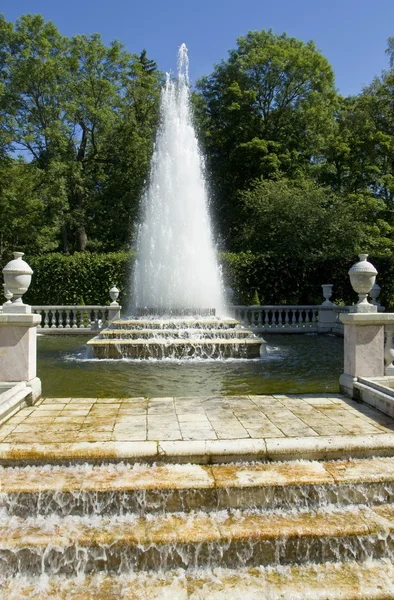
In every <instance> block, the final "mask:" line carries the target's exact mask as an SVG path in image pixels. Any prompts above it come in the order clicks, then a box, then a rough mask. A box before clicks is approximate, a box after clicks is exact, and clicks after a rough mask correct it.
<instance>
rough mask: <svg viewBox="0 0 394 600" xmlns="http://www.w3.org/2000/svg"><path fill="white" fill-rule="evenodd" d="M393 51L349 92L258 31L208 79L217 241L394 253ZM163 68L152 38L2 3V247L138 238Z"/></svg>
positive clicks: (203, 123)
mask: <svg viewBox="0 0 394 600" xmlns="http://www.w3.org/2000/svg"><path fill="white" fill-rule="evenodd" d="M387 58H388V64H387V69H386V70H385V71H384V72H383V73H381V74H377V76H376V77H375V78H374V79H373V81H371V83H370V84H369V85H368V86H366V87H365V88H364V89H362V90H360V93H359V94H358V95H355V96H351V97H343V96H341V95H340V94H339V93H338V91H337V90H336V88H335V79H334V73H333V70H332V67H331V66H330V64H329V62H328V61H327V59H326V58H325V57H324V56H323V55H322V53H321V52H320V51H319V50H318V49H317V48H316V46H315V44H314V43H313V42H308V43H305V42H303V41H300V40H298V39H296V38H294V37H290V36H288V35H287V34H286V33H282V34H277V33H274V32H273V31H272V30H269V31H267V30H262V31H249V32H248V33H246V35H245V36H242V37H240V38H238V40H237V41H236V46H235V48H234V49H233V50H231V51H230V52H229V55H228V58H227V59H226V60H223V61H222V62H221V63H219V64H217V65H215V66H214V68H213V70H212V73H210V74H207V75H206V76H204V77H202V78H201V79H200V81H198V82H197V85H196V88H195V90H194V91H193V106H194V113H195V123H196V128H197V132H198V136H199V139H200V143H201V147H202V149H203V151H204V154H205V156H206V174H207V177H208V179H209V187H210V191H211V196H212V201H211V210H212V213H213V215H214V217H215V223H216V229H217V232H218V234H219V235H220V239H221V249H223V250H227V251H230V252H232V253H234V252H235V253H240V256H241V253H244V255H245V256H248V257H249V254H250V253H251V254H253V255H256V256H257V255H258V256H263V255H264V256H266V257H269V259H270V260H271V261H272V264H278V265H279V264H280V263H279V262H277V263H275V261H274V258H273V257H276V260H277V261H280V260H282V261H287V262H289V261H290V260H291V259H292V258H293V260H294V259H297V260H298V261H300V263H302V264H306V262H307V261H308V259H309V261H312V262H313V260H316V261H318V260H320V258H321V257H323V256H329V257H331V258H332V259H333V260H337V261H338V262H339V261H342V262H343V261H344V260H346V261H353V259H354V258H355V255H356V254H357V253H358V252H359V251H366V252H371V253H374V255H375V256H382V257H390V256H391V255H392V254H393V227H394V219H393V202H394V37H390V38H389V39H388V43H387ZM162 83H163V77H162V74H161V72H160V71H159V70H158V68H157V64H156V62H155V60H154V58H151V57H150V55H149V50H147V49H145V48H143V49H141V50H140V51H139V53H136V54H133V53H130V52H128V51H127V50H126V49H125V48H124V46H123V45H122V44H121V43H120V42H119V41H113V42H112V43H110V44H105V43H104V42H103V40H102V39H101V37H100V35H99V34H98V33H94V34H91V35H86V34H81V35H75V36H73V37H66V36H63V35H62V34H61V33H60V32H59V31H58V29H57V27H56V26H55V24H54V23H52V22H47V21H45V20H44V19H43V17H42V16H40V15H24V16H22V17H21V18H20V19H18V20H17V21H16V22H15V23H11V22H7V21H6V19H5V18H4V16H0V257H1V258H2V260H4V259H5V258H8V256H9V253H10V251H11V250H12V249H20V250H24V251H27V252H28V253H29V254H30V255H31V254H36V255H39V254H45V253H51V252H61V253H63V254H73V253H74V252H78V251H82V252H92V253H93V252H94V253H106V252H114V251H118V250H129V249H130V248H131V247H132V246H133V232H134V230H135V224H136V222H137V220H138V212H139V203H140V198H141V196H142V193H143V189H144V187H145V185H146V184H147V182H148V178H149V165H150V159H151V154H152V151H153V145H154V140H155V134H156V130H157V126H158V122H159V118H160V114H159V98H160V89H161V85H162ZM245 253H246V254H245ZM248 260H249V258H248ZM267 260H268V258H267ZM316 264H317V263H316ZM327 273H328V276H329V272H327ZM253 285H254V289H257V287H258V286H257V284H256V282H255V283H254V284H253ZM289 285H290V284H289ZM292 285H294V282H293V283H292ZM278 289H279V288H278ZM280 289H281V291H280V297H281V301H285V300H286V286H283V285H282V287H281V288H280ZM253 292H254V290H250V294H253ZM248 293H249V292H248ZM259 293H261V289H260V292H259ZM278 293H279V292H278ZM288 298H290V295H288Z"/></svg>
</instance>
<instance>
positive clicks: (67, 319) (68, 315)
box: [66, 310, 70, 329]
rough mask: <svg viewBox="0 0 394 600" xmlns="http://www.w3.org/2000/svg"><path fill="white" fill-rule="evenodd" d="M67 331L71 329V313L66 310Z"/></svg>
mask: <svg viewBox="0 0 394 600" xmlns="http://www.w3.org/2000/svg"><path fill="white" fill-rule="evenodd" d="M66 329H70V311H69V310H66Z"/></svg>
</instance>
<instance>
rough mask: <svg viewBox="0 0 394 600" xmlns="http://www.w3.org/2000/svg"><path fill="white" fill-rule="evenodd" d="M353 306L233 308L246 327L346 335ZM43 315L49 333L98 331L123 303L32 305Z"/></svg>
mask: <svg viewBox="0 0 394 600" xmlns="http://www.w3.org/2000/svg"><path fill="white" fill-rule="evenodd" d="M349 308H350V307H349V306H337V305H334V304H332V305H331V306H322V305H318V304H317V305H312V304H311V305H309V304H305V305H295V304H294V305H286V304H281V305H262V306H246V305H235V306H232V307H230V311H231V313H232V315H233V316H234V318H235V319H237V320H239V321H240V322H241V324H242V325H243V326H244V327H248V328H249V329H252V330H254V331H256V333H258V332H266V333H335V334H337V335H343V323H342V322H341V321H340V318H339V315H340V314H343V313H348V312H349ZM32 311H33V312H34V313H36V314H40V315H41V324H40V325H39V328H40V329H45V330H46V331H45V333H55V332H56V333H57V334H59V333H88V332H98V331H100V330H101V329H103V328H104V327H107V326H108V325H109V324H110V323H111V321H113V320H114V319H115V318H118V317H119V316H120V306H118V305H117V306H111V305H110V306H108V305H106V306H104V305H103V306H98V305H87V306H84V305H78V306H77V305H73V306H71V305H53V306H52V305H41V306H32Z"/></svg>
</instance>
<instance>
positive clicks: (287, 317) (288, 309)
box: [285, 308, 290, 329]
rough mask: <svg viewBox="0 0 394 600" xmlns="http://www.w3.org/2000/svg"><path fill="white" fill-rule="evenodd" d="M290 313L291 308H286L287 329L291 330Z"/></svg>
mask: <svg viewBox="0 0 394 600" xmlns="http://www.w3.org/2000/svg"><path fill="white" fill-rule="evenodd" d="M289 312H290V308H286V309H285V327H286V329H288V328H289V323H290V318H289Z"/></svg>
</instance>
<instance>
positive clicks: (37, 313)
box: [34, 310, 42, 329]
mask: <svg viewBox="0 0 394 600" xmlns="http://www.w3.org/2000/svg"><path fill="white" fill-rule="evenodd" d="M34 313H35V314H36V315H40V317H41V321H40V322H39V324H38V325H37V329H41V327H42V325H41V323H42V310H40V311H38V312H37V311H36V310H35V311H34Z"/></svg>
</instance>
